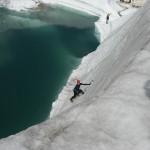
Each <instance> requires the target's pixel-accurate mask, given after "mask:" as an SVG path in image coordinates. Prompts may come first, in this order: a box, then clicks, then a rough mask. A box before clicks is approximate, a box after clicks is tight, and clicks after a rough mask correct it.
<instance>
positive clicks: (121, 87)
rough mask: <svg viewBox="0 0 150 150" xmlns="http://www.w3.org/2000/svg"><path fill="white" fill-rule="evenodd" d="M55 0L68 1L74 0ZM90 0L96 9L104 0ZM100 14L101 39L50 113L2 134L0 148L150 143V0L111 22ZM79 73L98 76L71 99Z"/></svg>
mask: <svg viewBox="0 0 150 150" xmlns="http://www.w3.org/2000/svg"><path fill="white" fill-rule="evenodd" d="M12 2H13V1H12ZM14 2H15V1H14ZM34 2H36V1H34ZM46 2H49V1H48V0H47V1H46V0H45V3H46ZM51 2H53V3H55V2H58V3H59V2H60V3H61V2H62V3H63V4H64V2H66V5H69V4H68V3H67V2H69V0H66V1H65V0H62V1H61V0H59V1H51ZM72 2H74V3H73V4H74V5H77V4H79V2H81V3H83V2H84V1H83V0H81V1H78V2H77V3H76V2H75V1H72ZM88 2H89V4H90V3H91V6H89V7H90V8H89V9H91V10H92V8H94V5H95V6H97V5H98V4H99V1H96V0H94V1H92V0H91V1H90V0H89V1H88ZM108 2H111V3H113V4H114V5H113V6H114V7H113V11H114V14H116V12H117V11H118V10H119V9H121V8H120V7H119V6H117V5H116V4H115V1H107V3H104V5H105V6H103V8H105V10H107V11H109V10H110V7H108ZM70 4H71V3H70ZM84 5H87V3H85V2H84ZM84 5H83V6H84ZM106 5H107V6H106ZM14 6H15V4H14ZM72 7H73V5H72ZM86 8H87V9H88V7H86ZM111 11H112V10H111ZM120 11H121V10H120ZM93 12H94V9H93V11H92V13H93ZM95 12H96V11H95ZM90 13H91V12H90ZM100 14H101V15H100ZM100 14H99V16H101V18H100V20H98V21H97V22H96V23H95V26H96V32H97V36H99V34H98V32H100V33H101V32H102V35H100V36H103V38H100V39H103V40H102V43H101V45H100V46H99V47H98V48H97V49H96V51H94V52H92V53H90V54H89V55H87V56H86V57H84V58H83V59H82V62H81V64H80V66H79V67H78V68H77V69H76V70H74V71H73V72H72V74H71V76H70V77H69V79H68V82H67V84H66V86H65V87H64V89H63V91H62V92H61V93H60V95H59V97H58V99H57V100H56V101H55V102H54V103H53V110H52V112H51V115H50V118H49V119H48V120H47V121H45V122H43V123H41V124H39V125H35V126H33V127H30V128H28V129H27V130H25V131H23V132H20V133H18V134H16V135H12V136H10V137H8V138H4V139H1V140H0V150H49V149H50V150H53V149H54V150H56V149H58V150H64V149H65V150H77V149H78V150H83V149H86V150H91V149H93V150H97V149H101V150H112V149H113V150H149V149H150V139H149V137H150V133H149V127H150V116H149V113H150V69H149V68H150V48H149V47H150V25H149V21H150V16H149V14H150V1H147V2H146V4H145V5H144V6H143V7H142V8H140V9H138V10H137V11H135V13H134V14H132V15H129V16H128V15H127V16H124V17H121V19H120V16H118V15H114V18H113V14H112V20H110V23H109V24H108V25H105V24H104V21H105V17H104V16H106V12H105V13H104V12H103V11H101V13H100ZM100 30H101V31H100ZM77 79H80V80H81V81H83V82H90V81H91V80H93V82H92V85H91V86H89V87H87V88H86V92H85V94H84V95H82V96H80V97H79V98H78V99H76V100H75V101H74V103H70V101H69V98H70V97H71V95H72V94H73V93H72V89H73V87H74V85H75V82H76V80H77ZM83 89H84V88H83Z"/></svg>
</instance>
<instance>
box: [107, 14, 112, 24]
mask: <svg viewBox="0 0 150 150" xmlns="http://www.w3.org/2000/svg"><path fill="white" fill-rule="evenodd" d="M110 15H111V14H109V13H108V14H107V16H106V24H108V21H109V16H110Z"/></svg>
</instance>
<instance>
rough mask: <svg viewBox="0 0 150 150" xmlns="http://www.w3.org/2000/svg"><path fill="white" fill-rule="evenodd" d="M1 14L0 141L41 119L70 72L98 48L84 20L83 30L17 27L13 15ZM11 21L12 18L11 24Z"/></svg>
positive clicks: (54, 27) (91, 29) (63, 27)
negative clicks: (84, 26) (83, 58)
mask: <svg viewBox="0 0 150 150" xmlns="http://www.w3.org/2000/svg"><path fill="white" fill-rule="evenodd" d="M3 11H4V10H1V11H0V14H2V16H3V19H4V22H3V24H1V29H2V28H5V30H4V31H1V32H0V138H4V137H7V136H9V135H12V134H15V133H17V132H19V131H22V130H24V129H26V128H28V127H30V126H32V125H35V124H38V123H40V122H42V121H44V120H46V119H47V117H48V116H49V113H50V110H51V105H52V102H53V101H54V100H55V99H56V98H57V96H58V94H59V93H60V91H61V90H62V88H63V86H64V85H65V84H66V82H67V79H68V77H69V75H70V74H71V71H72V70H73V69H75V68H76V67H77V66H78V65H79V63H80V61H81V58H82V57H84V56H85V55H87V54H88V53H90V52H92V51H94V50H95V49H96V48H97V46H98V45H99V42H98V40H97V39H96V37H95V36H94V24H93V20H90V19H89V22H90V23H91V22H92V23H91V25H90V26H89V27H86V28H83V27H82V28H77V27H73V26H64V24H63V25H60V23H59V25H58V24H57V25H56V24H55V25H48V24H47V23H46V24H45V25H42V26H37V27H31V26H29V27H27V26H25V27H22V26H23V25H24V24H26V23H25V22H22V24H20V26H19V23H16V22H18V21H20V16H19V18H18V14H17V15H15V16H14V15H13V17H12V16H10V14H11V13H12V12H9V13H8V12H7V13H6V10H5V11H4V12H3ZM60 12H61V11H60ZM5 14H7V15H5ZM12 14H13V13H12ZM14 17H15V19H16V17H17V19H18V20H15V21H14V20H13V19H14ZM62 18H63V16H62ZM76 19H78V17H77V16H76ZM83 20H84V19H83ZM30 21H31V20H30ZM63 21H64V20H63ZM79 21H81V19H80V20H79ZM1 22H2V20H1ZM7 22H9V23H10V22H13V23H12V26H11V24H9V25H8V24H6V25H4V23H7ZM15 23H16V26H18V29H17V27H16V26H15ZM31 23H32V21H31ZM33 24H34V21H33ZM78 24H79V22H78ZM92 24H93V25H92ZM12 27H13V28H12ZM7 28H8V29H7Z"/></svg>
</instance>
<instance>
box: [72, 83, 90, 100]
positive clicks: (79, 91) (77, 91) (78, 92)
mask: <svg viewBox="0 0 150 150" xmlns="http://www.w3.org/2000/svg"><path fill="white" fill-rule="evenodd" d="M81 85H91V83H89V84H84V83H81V82H80V80H77V84H76V86H75V87H74V89H73V92H74V95H73V96H72V97H71V98H70V101H71V102H73V99H74V98H75V97H76V96H77V95H78V96H79V94H80V93H82V94H84V92H83V91H82V90H81V89H80V86H81Z"/></svg>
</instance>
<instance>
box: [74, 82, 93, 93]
mask: <svg viewBox="0 0 150 150" xmlns="http://www.w3.org/2000/svg"><path fill="white" fill-rule="evenodd" d="M81 85H90V84H84V83H80V84H76V86H75V87H74V89H73V90H74V91H76V92H78V91H79V90H80V86H81Z"/></svg>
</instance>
